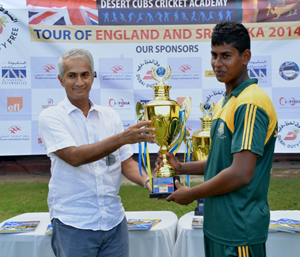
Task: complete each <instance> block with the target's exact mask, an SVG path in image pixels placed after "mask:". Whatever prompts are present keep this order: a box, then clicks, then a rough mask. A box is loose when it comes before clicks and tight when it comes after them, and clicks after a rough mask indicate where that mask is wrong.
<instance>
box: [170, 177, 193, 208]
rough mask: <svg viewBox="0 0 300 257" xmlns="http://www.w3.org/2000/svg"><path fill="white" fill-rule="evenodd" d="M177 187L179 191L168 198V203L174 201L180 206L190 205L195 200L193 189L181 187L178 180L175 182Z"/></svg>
mask: <svg viewBox="0 0 300 257" xmlns="http://www.w3.org/2000/svg"><path fill="white" fill-rule="evenodd" d="M175 185H176V187H177V190H176V191H175V192H174V193H173V194H171V195H169V196H168V197H167V198H166V200H167V201H168V202H170V201H173V202H175V203H178V204H180V205H188V204H190V203H192V202H193V201H194V200H195V199H194V197H193V195H192V193H191V188H189V187H186V186H182V185H180V183H179V181H178V180H175Z"/></svg>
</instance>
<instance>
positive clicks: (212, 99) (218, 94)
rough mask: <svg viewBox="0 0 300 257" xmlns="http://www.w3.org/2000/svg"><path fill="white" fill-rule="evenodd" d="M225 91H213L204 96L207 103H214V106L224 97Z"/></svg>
mask: <svg viewBox="0 0 300 257" xmlns="http://www.w3.org/2000/svg"><path fill="white" fill-rule="evenodd" d="M224 93H225V91H224V90H214V91H212V92H211V93H210V94H209V95H207V96H206V101H205V102H207V103H214V104H216V103H217V102H218V101H219V100H220V98H222V97H223V96H224Z"/></svg>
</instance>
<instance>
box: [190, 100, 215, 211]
mask: <svg viewBox="0 0 300 257" xmlns="http://www.w3.org/2000/svg"><path fill="white" fill-rule="evenodd" d="M200 109H201V111H202V112H203V113H204V114H205V116H204V117H202V118H200V119H201V121H202V128H201V129H199V130H196V131H195V132H194V133H193V135H192V144H193V156H194V158H195V159H196V160H197V161H201V160H206V159H207V157H208V154H209V151H210V147H211V138H210V129H211V123H212V117H211V115H210V114H211V113H212V112H213V110H214V104H213V103H208V102H206V103H204V104H203V103H201V104H200ZM203 204H204V199H198V201H197V207H196V208H195V215H203Z"/></svg>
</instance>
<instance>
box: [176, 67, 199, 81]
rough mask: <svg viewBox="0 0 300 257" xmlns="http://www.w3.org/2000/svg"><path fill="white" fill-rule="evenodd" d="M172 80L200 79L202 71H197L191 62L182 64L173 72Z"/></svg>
mask: <svg viewBox="0 0 300 257" xmlns="http://www.w3.org/2000/svg"><path fill="white" fill-rule="evenodd" d="M171 79H172V80H181V79H183V80H187V79H190V80H199V79H200V72H199V71H195V70H194V69H193V66H192V65H190V64H184V65H181V66H180V67H179V68H178V70H174V72H173V74H172V75H171Z"/></svg>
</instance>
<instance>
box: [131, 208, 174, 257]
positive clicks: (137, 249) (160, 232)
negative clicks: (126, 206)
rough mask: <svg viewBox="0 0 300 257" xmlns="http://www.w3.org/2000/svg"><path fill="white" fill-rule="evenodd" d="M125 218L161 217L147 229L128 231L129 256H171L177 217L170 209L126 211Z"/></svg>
mask: <svg viewBox="0 0 300 257" xmlns="http://www.w3.org/2000/svg"><path fill="white" fill-rule="evenodd" d="M126 217H127V219H138V218H141V219H161V222H160V223H158V224H157V225H155V226H154V227H153V228H151V229H150V230H148V231H129V256H130V257H171V256H172V253H173V248H174V245H175V237H176V227H177V222H178V218H177V216H176V214H175V213H173V212H170V211H153V212H126Z"/></svg>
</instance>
